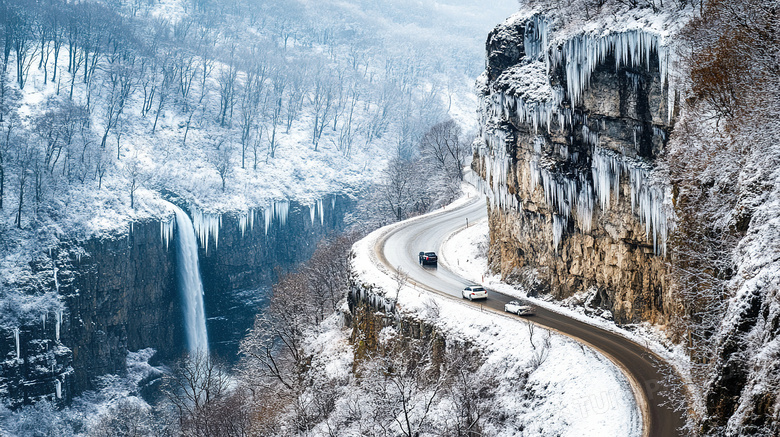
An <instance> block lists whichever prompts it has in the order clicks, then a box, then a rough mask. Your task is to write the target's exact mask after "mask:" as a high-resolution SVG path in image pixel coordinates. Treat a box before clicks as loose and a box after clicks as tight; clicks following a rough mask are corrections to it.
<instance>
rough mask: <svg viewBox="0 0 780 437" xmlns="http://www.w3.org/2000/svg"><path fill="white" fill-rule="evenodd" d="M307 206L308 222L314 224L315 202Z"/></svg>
mask: <svg viewBox="0 0 780 437" xmlns="http://www.w3.org/2000/svg"><path fill="white" fill-rule="evenodd" d="M308 206H309V223H311V224H312V225H314V216H315V215H316V212H317V211H316V210H315V204H314V203H311V204H309V205H308Z"/></svg>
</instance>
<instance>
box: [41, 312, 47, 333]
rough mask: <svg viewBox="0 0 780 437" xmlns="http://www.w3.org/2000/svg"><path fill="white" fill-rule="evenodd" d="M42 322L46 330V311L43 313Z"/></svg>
mask: <svg viewBox="0 0 780 437" xmlns="http://www.w3.org/2000/svg"><path fill="white" fill-rule="evenodd" d="M41 324H42V325H43V330H44V331H45V330H46V313H43V314H41Z"/></svg>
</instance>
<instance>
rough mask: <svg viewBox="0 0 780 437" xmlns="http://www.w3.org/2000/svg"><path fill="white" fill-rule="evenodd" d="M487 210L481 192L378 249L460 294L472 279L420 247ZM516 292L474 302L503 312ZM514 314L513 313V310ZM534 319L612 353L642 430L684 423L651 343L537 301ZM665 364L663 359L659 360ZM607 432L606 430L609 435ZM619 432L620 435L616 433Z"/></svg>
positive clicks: (434, 286) (425, 284)
mask: <svg viewBox="0 0 780 437" xmlns="http://www.w3.org/2000/svg"><path fill="white" fill-rule="evenodd" d="M486 216H487V208H486V206H485V203H484V199H483V198H482V197H478V198H476V199H475V200H474V201H471V202H468V203H466V204H465V205H462V206H459V207H454V208H453V209H451V210H449V211H446V212H443V213H438V214H433V215H431V216H428V217H425V218H421V219H418V220H412V221H410V222H409V223H408V224H407V225H405V226H401V227H398V228H396V229H394V230H392V231H391V232H388V233H387V234H386V235H384V236H383V237H382V238H380V239H379V241H378V242H377V244H376V247H375V251H376V254H377V256H378V258H379V260H380V262H382V263H383V264H385V266H386V267H387V268H389V269H390V270H391V271H394V270H395V269H396V268H399V267H400V268H401V269H403V270H404V271H405V272H407V273H408V274H409V280H410V282H412V283H414V284H416V285H417V286H419V287H422V288H425V289H427V290H429V291H431V292H433V293H436V294H440V295H444V296H447V297H450V298H454V299H461V295H460V291H461V290H462V289H463V287H465V286H466V285H468V284H470V283H471V282H469V281H467V280H465V279H463V278H461V277H460V276H458V275H456V274H454V273H453V272H451V271H449V270H447V269H446V268H444V267H442V266H439V267H438V268H435V267H428V266H426V267H424V268H423V267H422V266H420V265H419V264H418V260H417V254H418V252H420V251H429V250H436V251H437V252H439V251H440V250H439V249H440V248H441V245H442V243H443V242H444V239H445V238H446V237H447V236H448V235H450V234H451V233H453V232H455V231H457V230H458V229H460V228H463V227H465V225H466V219H467V218H468V220H469V222H470V223H476V222H477V221H478V220H481V219H484V218H485V217H486ZM513 299H514V298H512V297H510V296H507V295H503V294H500V293H498V292H495V291H492V290H491V291H490V294H489V297H488V299H487V301H483V302H475V303H474V305H480V304H481V305H484V307H486V308H490V309H492V310H494V311H498V312H503V310H504V304H505V303H506V302H509V301H510V300H513ZM513 317H514V316H513ZM530 320H532V321H533V322H535V323H537V324H539V325H542V326H544V327H547V328H550V329H552V330H555V331H558V332H560V333H562V334H564V335H567V336H569V337H572V338H574V339H576V340H577V341H580V342H582V343H585V344H587V345H589V346H591V347H593V348H595V349H597V350H598V351H600V352H602V353H603V354H605V355H606V356H607V357H609V358H610V359H611V360H612V361H613V362H614V363H615V364H616V365H618V367H620V368H621V370H622V371H623V373H624V374H626V376H627V377H628V380H629V382H630V383H631V386H632V389H633V391H634V397H635V398H637V403H638V404H639V406H640V409H641V410H642V420H643V427H644V432H643V435H644V436H648V437H671V436H677V435H679V432H680V431H678V430H679V429H680V428H681V427H682V426H683V425H684V424H685V422H684V420H683V417H682V414H681V413H680V412H675V411H674V410H672V409H671V408H670V407H668V406H661V405H660V404H668V402H666V401H667V398H666V397H665V396H664V394H663V393H662V391H664V389H665V386H664V384H663V383H662V379H663V378H662V374H661V372H659V369H658V363H663V360H662V359H661V358H660V357H658V356H657V355H655V354H654V353H652V352H651V351H649V350H648V349H646V348H644V347H642V346H640V345H639V344H637V343H634V342H633V341H631V340H628V339H626V338H625V337H622V336H620V335H618V334H615V333H612V332H609V331H606V330H604V329H601V328H598V327H596V326H592V325H589V324H587V323H583V322H581V321H578V320H575V319H572V318H570V317H567V316H565V315H563V314H559V313H556V312H554V311H550V310H547V309H545V308H541V307H537V312H536V315H535V316H532V317H531V318H530ZM661 365H663V364H661ZM605 437H606V436H605ZM616 437H619V436H616Z"/></svg>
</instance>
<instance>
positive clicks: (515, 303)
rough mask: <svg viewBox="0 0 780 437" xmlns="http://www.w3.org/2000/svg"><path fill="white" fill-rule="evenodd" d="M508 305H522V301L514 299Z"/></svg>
mask: <svg viewBox="0 0 780 437" xmlns="http://www.w3.org/2000/svg"><path fill="white" fill-rule="evenodd" d="M508 305H520V302H518V301H516V300H513V301H511V302H509V304H508Z"/></svg>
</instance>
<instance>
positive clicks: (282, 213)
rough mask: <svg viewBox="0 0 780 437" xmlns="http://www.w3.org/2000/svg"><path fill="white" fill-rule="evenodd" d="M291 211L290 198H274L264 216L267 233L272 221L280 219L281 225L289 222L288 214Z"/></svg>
mask: <svg viewBox="0 0 780 437" xmlns="http://www.w3.org/2000/svg"><path fill="white" fill-rule="evenodd" d="M289 212H290V202H289V201H288V200H274V201H271V203H269V204H268V206H266V207H265V210H264V211H263V218H264V219H265V234H266V235H268V230H269V229H270V228H271V223H273V221H274V220H278V221H279V224H280V225H281V226H284V225H286V224H287V215H288V214H289Z"/></svg>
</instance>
